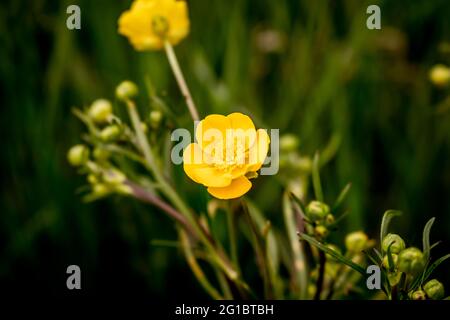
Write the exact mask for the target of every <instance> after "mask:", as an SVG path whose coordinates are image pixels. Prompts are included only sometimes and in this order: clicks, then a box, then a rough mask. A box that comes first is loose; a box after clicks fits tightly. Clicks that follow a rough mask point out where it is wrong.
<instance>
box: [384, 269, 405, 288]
mask: <svg viewBox="0 0 450 320" xmlns="http://www.w3.org/2000/svg"><path fill="white" fill-rule="evenodd" d="M387 277H388V281H389V284H390V285H391V286H395V285H397V284H399V283H400V280H401V279H402V273H401V272H388V273H387Z"/></svg>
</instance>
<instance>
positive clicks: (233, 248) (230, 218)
mask: <svg viewBox="0 0 450 320" xmlns="http://www.w3.org/2000/svg"><path fill="white" fill-rule="evenodd" d="M227 205H228V210H227V211H228V212H227V223H228V237H229V240H230V255H231V261H232V262H233V265H234V267H235V268H236V270H237V272H239V273H240V271H239V258H238V252H237V242H236V219H235V218H236V216H235V213H234V211H233V208H232V204H231V202H228V203H227Z"/></svg>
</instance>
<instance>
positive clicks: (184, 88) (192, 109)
mask: <svg viewBox="0 0 450 320" xmlns="http://www.w3.org/2000/svg"><path fill="white" fill-rule="evenodd" d="M164 49H165V51H166V55H167V59H168V60H169V64H170V67H171V68H172V72H173V74H174V76H175V79H176V80H177V83H178V86H179V87H180V90H181V93H182V94H183V96H184V99H185V100H186V105H187V107H188V109H189V113H190V114H191V117H192V120H193V121H194V122H196V121H199V120H200V117H199V115H198V111H197V107H196V106H195V103H194V99H192V95H191V92H190V90H189V87H188V85H187V83H186V80H185V79H184V75H183V72H182V71H181V68H180V64H179V63H178V59H177V56H176V54H175V50H173V47H172V45H171V44H170V42H169V41H167V40H166V41H164Z"/></svg>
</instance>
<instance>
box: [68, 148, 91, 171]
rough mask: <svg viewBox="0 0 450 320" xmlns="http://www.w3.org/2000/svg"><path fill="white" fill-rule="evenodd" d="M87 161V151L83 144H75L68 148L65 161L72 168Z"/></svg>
mask: <svg viewBox="0 0 450 320" xmlns="http://www.w3.org/2000/svg"><path fill="white" fill-rule="evenodd" d="M88 159H89V149H88V148H87V147H86V146H85V145H83V144H77V145H75V146H73V147H72V148H70V150H69V152H68V153H67V160H68V161H69V163H70V164H71V165H73V166H74V167H78V166H81V165H83V164H85V163H86V162H87V161H88Z"/></svg>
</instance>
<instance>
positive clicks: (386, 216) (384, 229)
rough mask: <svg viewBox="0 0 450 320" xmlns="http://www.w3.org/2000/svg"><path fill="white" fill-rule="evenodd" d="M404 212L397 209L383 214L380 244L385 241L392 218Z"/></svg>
mask: <svg viewBox="0 0 450 320" xmlns="http://www.w3.org/2000/svg"><path fill="white" fill-rule="evenodd" d="M401 214H402V213H401V212H400V211H397V210H388V211H386V212H385V213H384V215H383V220H381V230H380V245H381V244H382V243H383V239H384V237H385V236H386V234H387V231H388V228H389V223H390V222H391V220H392V218H394V217H397V216H400V215H401Z"/></svg>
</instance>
